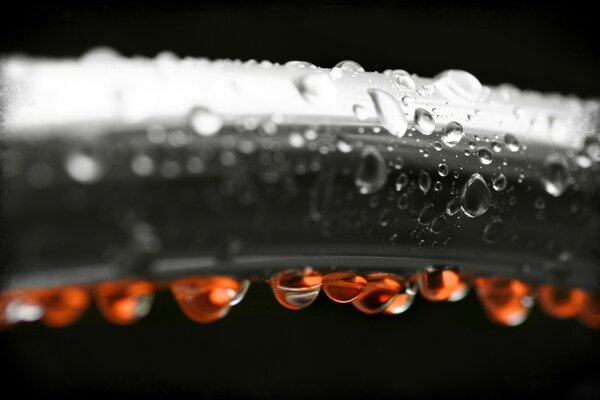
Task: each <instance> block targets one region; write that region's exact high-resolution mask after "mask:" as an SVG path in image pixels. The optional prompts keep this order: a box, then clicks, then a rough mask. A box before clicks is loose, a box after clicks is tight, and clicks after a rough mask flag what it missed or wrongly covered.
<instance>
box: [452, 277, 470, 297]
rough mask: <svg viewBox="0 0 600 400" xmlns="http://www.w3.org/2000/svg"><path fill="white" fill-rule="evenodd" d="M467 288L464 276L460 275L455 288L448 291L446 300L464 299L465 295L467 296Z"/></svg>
mask: <svg viewBox="0 0 600 400" xmlns="http://www.w3.org/2000/svg"><path fill="white" fill-rule="evenodd" d="M469 289H470V287H469V284H468V283H467V281H466V280H465V279H464V277H462V276H461V277H460V282H458V285H457V286H456V288H455V289H454V290H452V291H451V292H450V296H448V301H460V300H462V299H464V298H465V297H467V294H469Z"/></svg>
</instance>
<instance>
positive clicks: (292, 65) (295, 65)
mask: <svg viewBox="0 0 600 400" xmlns="http://www.w3.org/2000/svg"><path fill="white" fill-rule="evenodd" d="M285 66H286V67H287V68H293V69H299V68H308V69H316V68H317V66H316V65H314V64H311V63H309V62H308V61H288V62H286V63H285Z"/></svg>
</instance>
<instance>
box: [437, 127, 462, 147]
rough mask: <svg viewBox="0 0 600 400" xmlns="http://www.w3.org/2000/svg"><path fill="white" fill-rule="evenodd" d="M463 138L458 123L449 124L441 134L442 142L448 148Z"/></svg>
mask: <svg viewBox="0 0 600 400" xmlns="http://www.w3.org/2000/svg"><path fill="white" fill-rule="evenodd" d="M463 136H464V131H463V127H462V125H461V124H459V123H458V122H449V123H448V124H447V125H446V127H445V128H444V131H443V132H442V141H443V142H444V143H446V145H447V146H448V147H454V146H456V145H457V144H458V143H459V142H460V140H461V139H462V137H463Z"/></svg>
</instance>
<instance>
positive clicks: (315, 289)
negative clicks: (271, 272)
mask: <svg viewBox="0 0 600 400" xmlns="http://www.w3.org/2000/svg"><path fill="white" fill-rule="evenodd" d="M322 279H323V278H322V276H321V274H320V273H318V272H316V271H314V270H313V269H312V268H308V267H307V268H304V269H300V270H287V271H283V272H280V273H278V274H277V275H275V276H273V277H272V278H271V289H273V294H275V298H276V299H277V301H278V302H279V304H281V305H282V306H284V307H285V308H289V309H290V310H300V309H302V308H305V307H308V306H309V305H311V304H312V303H313V302H314V301H315V300H316V298H317V296H318V295H319V291H320V290H321V282H322Z"/></svg>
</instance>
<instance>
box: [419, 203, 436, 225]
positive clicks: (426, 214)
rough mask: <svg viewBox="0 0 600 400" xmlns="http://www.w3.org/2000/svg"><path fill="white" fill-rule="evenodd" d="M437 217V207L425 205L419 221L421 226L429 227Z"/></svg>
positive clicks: (429, 204)
mask: <svg viewBox="0 0 600 400" xmlns="http://www.w3.org/2000/svg"><path fill="white" fill-rule="evenodd" d="M435 217H436V213H435V207H434V206H433V204H431V203H427V204H425V206H424V207H423V209H422V210H421V212H420V213H419V217H418V218H417V221H418V222H419V224H421V225H429V224H430V223H431V222H432V221H433V219H434V218H435Z"/></svg>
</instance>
